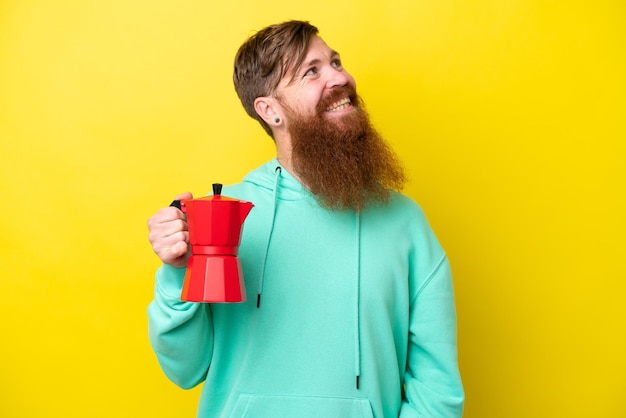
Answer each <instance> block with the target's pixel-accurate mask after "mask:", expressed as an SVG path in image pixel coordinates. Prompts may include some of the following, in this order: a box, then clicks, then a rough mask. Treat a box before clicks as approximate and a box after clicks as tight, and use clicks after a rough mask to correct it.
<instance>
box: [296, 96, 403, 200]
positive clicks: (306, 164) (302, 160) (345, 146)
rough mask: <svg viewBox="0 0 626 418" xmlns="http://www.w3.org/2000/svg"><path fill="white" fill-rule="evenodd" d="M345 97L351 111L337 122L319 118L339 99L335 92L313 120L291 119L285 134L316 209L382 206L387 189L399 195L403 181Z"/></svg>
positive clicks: (362, 114) (358, 105) (359, 106)
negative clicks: (289, 138)
mask: <svg viewBox="0 0 626 418" xmlns="http://www.w3.org/2000/svg"><path fill="white" fill-rule="evenodd" d="M348 92H349V94H350V97H351V100H352V103H353V106H355V108H354V109H353V111H352V112H350V113H348V114H346V115H344V116H343V117H341V118H338V119H336V120H335V119H333V120H329V119H327V118H326V117H325V116H324V111H323V109H326V108H327V106H328V104H329V103H332V102H333V101H334V100H336V99H337V97H341V94H342V93H341V91H337V93H336V94H332V95H331V96H329V97H328V98H326V99H325V100H323V101H322V103H320V106H319V107H318V111H317V114H316V115H315V116H313V117H310V118H303V117H301V116H299V115H295V114H292V115H290V118H289V121H290V124H289V133H290V135H291V140H292V163H293V168H294V171H295V174H296V175H297V176H298V177H299V178H300V179H301V180H302V182H303V183H304V184H305V185H306V186H307V187H308V188H309V190H310V191H311V193H313V194H314V195H315V196H316V197H317V200H318V202H319V203H320V205H321V206H323V207H326V208H328V209H331V210H338V211H343V210H354V211H357V212H358V211H361V210H362V209H364V208H365V207H367V206H368V205H370V204H375V203H379V204H384V203H387V202H388V200H389V196H390V189H393V190H401V189H402V187H403V186H404V184H405V182H406V177H405V175H404V170H403V168H402V165H401V164H400V162H399V159H398V158H397V156H396V154H395V153H394V152H393V151H392V150H391V148H389V146H388V145H387V143H386V142H385V141H384V140H383V139H382V137H381V136H380V135H379V134H378V132H377V131H376V130H375V129H374V127H373V126H372V125H371V123H370V120H369V116H368V114H367V112H366V111H365V109H364V107H363V103H362V101H361V99H360V98H359V97H358V96H357V95H356V92H354V90H353V89H352V88H348ZM343 94H344V95H345V90H344V93H343Z"/></svg>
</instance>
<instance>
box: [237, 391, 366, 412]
mask: <svg viewBox="0 0 626 418" xmlns="http://www.w3.org/2000/svg"><path fill="white" fill-rule="evenodd" d="M230 416H231V418H266V417H267V418H270V417H271V418H279V417H280V418H291V417H296V418H335V417H337V418H373V417H374V413H373V412H372V406H371V405H370V402H369V400H367V399H362V398H361V399H359V398H332V397H322V396H268V395H250V394H241V395H239V398H238V399H237V403H236V404H235V408H234V409H233V411H232V413H231V414H230Z"/></svg>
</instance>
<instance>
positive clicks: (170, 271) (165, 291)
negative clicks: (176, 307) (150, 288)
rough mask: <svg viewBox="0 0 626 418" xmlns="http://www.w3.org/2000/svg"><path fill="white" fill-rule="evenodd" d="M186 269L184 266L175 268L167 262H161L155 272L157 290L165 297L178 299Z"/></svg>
mask: <svg viewBox="0 0 626 418" xmlns="http://www.w3.org/2000/svg"><path fill="white" fill-rule="evenodd" d="M186 270H187V269H186V268H185V267H181V268H177V267H172V266H170V265H169V264H163V265H162V266H161V267H160V268H159V269H158V270H157V274H156V284H157V289H158V291H159V292H160V293H161V294H162V295H163V296H164V297H165V298H167V299H177V300H179V301H180V294H181V292H182V291H183V283H184V281H185V271H186Z"/></svg>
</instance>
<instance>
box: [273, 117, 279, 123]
mask: <svg viewBox="0 0 626 418" xmlns="http://www.w3.org/2000/svg"><path fill="white" fill-rule="evenodd" d="M274 123H275V124H276V125H278V124H279V123H280V116H275V117H274Z"/></svg>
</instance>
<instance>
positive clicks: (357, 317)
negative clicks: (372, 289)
mask: <svg viewBox="0 0 626 418" xmlns="http://www.w3.org/2000/svg"><path fill="white" fill-rule="evenodd" d="M355 229H356V254H355V255H356V257H355V258H356V266H355V267H356V289H355V292H354V293H355V318H354V336H355V338H354V339H355V344H354V345H355V352H354V357H355V372H356V388H357V389H359V379H360V377H361V326H360V325H361V324H360V317H361V315H360V309H361V215H360V213H359V212H357V214H356V228H355Z"/></svg>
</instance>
